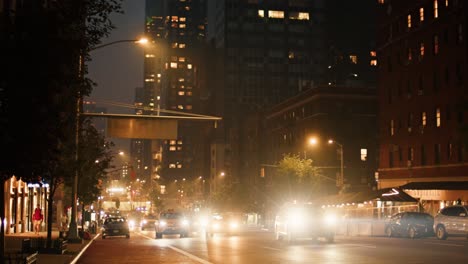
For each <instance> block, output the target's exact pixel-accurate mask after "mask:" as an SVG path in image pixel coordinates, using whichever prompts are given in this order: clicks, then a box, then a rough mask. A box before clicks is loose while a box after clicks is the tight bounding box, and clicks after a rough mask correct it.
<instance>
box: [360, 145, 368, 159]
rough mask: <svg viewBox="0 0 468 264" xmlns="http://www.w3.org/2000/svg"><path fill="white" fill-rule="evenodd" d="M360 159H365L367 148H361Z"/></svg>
mask: <svg viewBox="0 0 468 264" xmlns="http://www.w3.org/2000/svg"><path fill="white" fill-rule="evenodd" d="M361 160H362V161H366V160H367V149H365V148H363V149H361Z"/></svg>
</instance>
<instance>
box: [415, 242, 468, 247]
mask: <svg viewBox="0 0 468 264" xmlns="http://www.w3.org/2000/svg"><path fill="white" fill-rule="evenodd" d="M424 244H432V245H438V246H447V247H464V246H465V245H460V244H444V243H434V242H424Z"/></svg>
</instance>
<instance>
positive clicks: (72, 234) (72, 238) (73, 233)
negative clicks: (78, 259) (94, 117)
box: [68, 38, 148, 243]
mask: <svg viewBox="0 0 468 264" xmlns="http://www.w3.org/2000/svg"><path fill="white" fill-rule="evenodd" d="M123 42H133V43H138V44H145V43H147V42H148V39H146V38H140V39H123V40H117V41H112V42H109V43H106V44H102V45H97V46H94V47H92V48H90V49H89V50H88V52H91V51H94V50H97V49H100V48H104V47H107V46H110V45H114V44H118V43H123ZM84 55H85V54H84V53H81V54H80V56H79V61H78V63H79V65H78V77H79V78H81V79H84V69H85V60H84V59H85V58H84ZM82 104H83V95H82V94H81V92H80V90H79V89H78V92H77V97H76V109H75V111H76V121H75V162H76V164H77V165H76V166H75V175H74V177H73V188H72V195H71V196H72V203H71V204H72V208H71V209H72V210H71V211H72V212H71V220H70V227H69V232H68V241H69V242H70V243H74V242H76V243H81V238H80V236H79V235H78V228H77V223H76V216H77V211H76V209H77V207H76V202H75V201H77V200H78V195H77V193H78V175H79V169H78V161H79V145H80V137H79V135H80V128H81V124H80V116H81V111H82Z"/></svg>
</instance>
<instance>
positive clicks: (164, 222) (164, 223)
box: [159, 221, 167, 226]
mask: <svg viewBox="0 0 468 264" xmlns="http://www.w3.org/2000/svg"><path fill="white" fill-rule="evenodd" d="M159 225H160V226H166V225H167V223H166V221H161V222H159Z"/></svg>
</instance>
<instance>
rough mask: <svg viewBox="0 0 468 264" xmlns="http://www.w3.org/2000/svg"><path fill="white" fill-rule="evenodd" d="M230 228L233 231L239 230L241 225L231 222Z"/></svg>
mask: <svg viewBox="0 0 468 264" xmlns="http://www.w3.org/2000/svg"><path fill="white" fill-rule="evenodd" d="M229 227H230V228H231V229H237V227H239V224H237V222H230V223H229Z"/></svg>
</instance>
